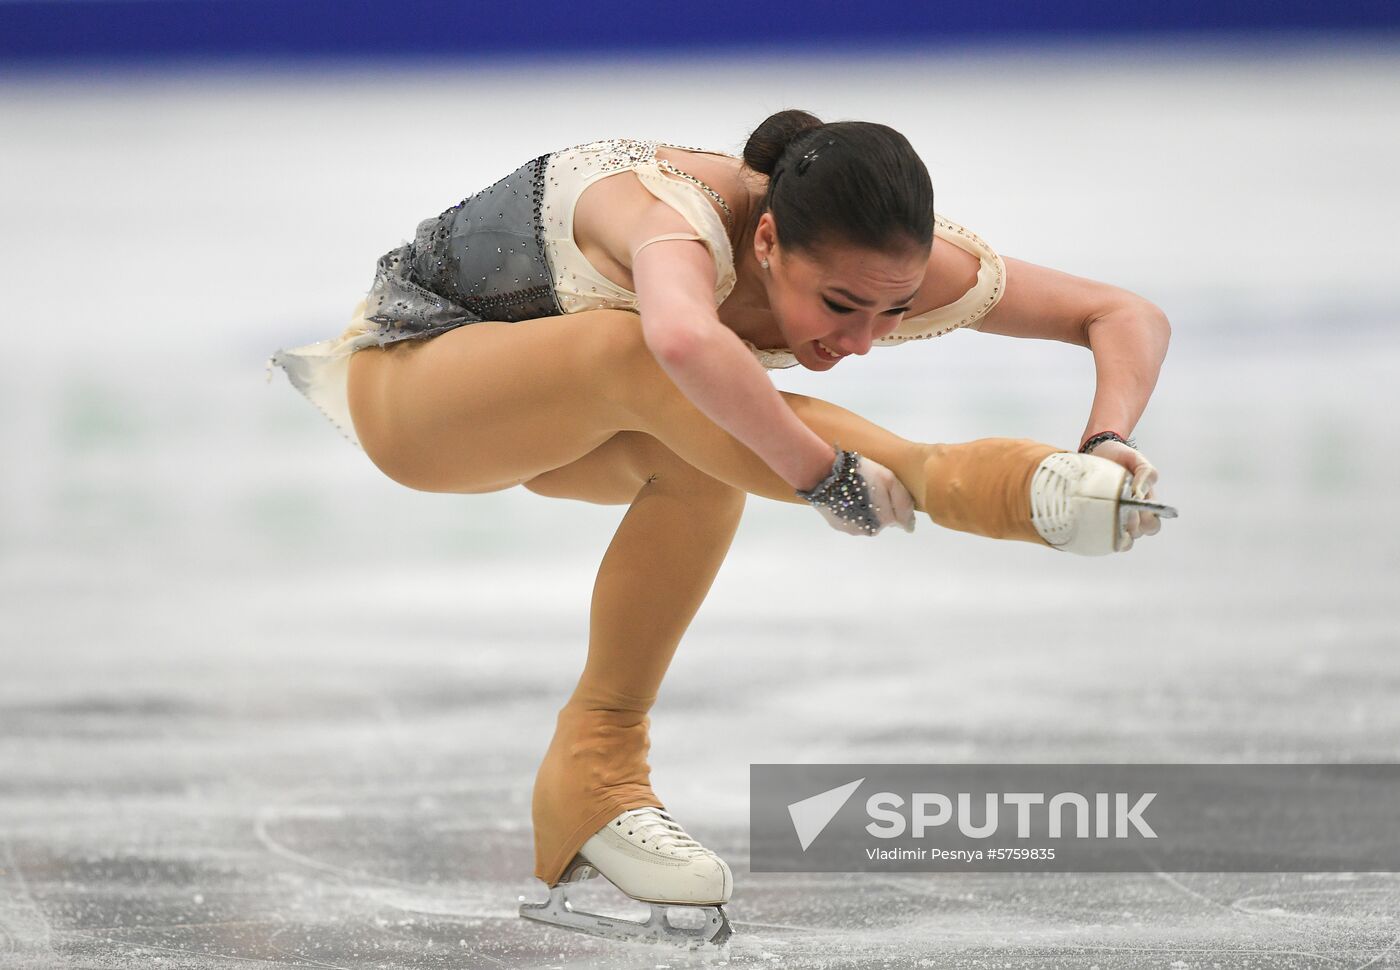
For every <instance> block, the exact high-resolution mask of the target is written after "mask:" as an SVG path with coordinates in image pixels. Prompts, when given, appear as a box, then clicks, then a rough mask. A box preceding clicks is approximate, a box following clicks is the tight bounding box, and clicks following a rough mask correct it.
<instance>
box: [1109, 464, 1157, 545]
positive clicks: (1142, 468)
mask: <svg viewBox="0 0 1400 970" xmlns="http://www.w3.org/2000/svg"><path fill="white" fill-rule="evenodd" d="M1092 454H1093V455H1094V456H1095V457H1096V458H1107V459H1109V460H1110V461H1116V462H1118V464H1120V465H1122V466H1123V467H1124V468H1126V469H1128V471H1130V472H1132V473H1133V498H1140V499H1143V500H1144V501H1148V502H1151V501H1154V500H1155V499H1156V495H1157V469H1156V468H1155V467H1153V465H1152V463H1151V462H1150V461H1148V460H1147V456H1146V455H1144V454H1143V453H1142V452H1140V451H1138V450H1137V449H1136V448H1129V447H1128V446H1127V445H1125V444H1123V442H1121V441H1105V442H1102V443H1100V444H1098V445H1095V446H1094V450H1093V452H1092ZM1161 528H1162V523H1161V520H1160V519H1158V518H1157V513H1155V512H1149V511H1147V510H1146V509H1133V510H1131V511H1129V512H1128V515H1127V521H1126V523H1125V532H1126V535H1124V536H1121V537H1120V541H1121V542H1122V543H1123V547H1122V548H1121V549H1119V550H1118V551H1119V552H1127V551H1128V550H1129V549H1131V548H1132V547H1133V540H1134V539H1140V538H1141V537H1143V536H1155V535H1156V534H1157V533H1158V532H1159V531H1160V530H1161Z"/></svg>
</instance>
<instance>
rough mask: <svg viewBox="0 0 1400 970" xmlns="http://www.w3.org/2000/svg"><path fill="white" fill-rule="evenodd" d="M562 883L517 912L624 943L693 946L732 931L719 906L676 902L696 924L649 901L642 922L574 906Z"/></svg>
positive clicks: (715, 942) (718, 942) (718, 940)
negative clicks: (681, 921)
mask: <svg viewBox="0 0 1400 970" xmlns="http://www.w3.org/2000/svg"><path fill="white" fill-rule="evenodd" d="M565 885H566V884H564V883H560V884H559V885H557V886H555V887H554V888H553V889H551V890H550V891H549V898H548V899H547V900H545V901H544V902H542V903H521V904H520V915H521V916H522V917H524V918H525V919H528V920H534V921H535V922H537V923H548V924H549V925H550V926H558V927H561V928H563V929H567V930H573V931H575V932H578V933H587V934H588V935H590V936H600V937H603V938H604V939H609V940H621V941H623V942H626V943H666V944H670V945H672V946H683V947H687V948H691V949H694V948H697V947H703V946H720V945H721V944H723V943H725V942H727V941H728V940H729V937H730V936H732V935H733V932H734V931H733V928H732V927H731V926H730V925H729V917H727V916H725V914H724V909H723V907H721V906H676V907H674V908H676V909H684V910H693V911H694V915H696V916H698V917H700V918H701V920H702V923H701V924H700V925H699V926H676V925H675V924H674V923H672V922H671V921H670V918H669V917H668V915H667V910H668V909H670V908H672V907H669V906H667V905H666V904H664V903H650V904H648V905H650V906H651V915H650V916H649V917H648V918H647V919H646V921H645V922H639V921H637V920H630V919H620V918H618V917H613V916H600V915H598V914H596V913H585V912H580V911H578V910H576V909H574V907H573V904H572V903H570V901H569V897H568V893H567V891H566V889H565Z"/></svg>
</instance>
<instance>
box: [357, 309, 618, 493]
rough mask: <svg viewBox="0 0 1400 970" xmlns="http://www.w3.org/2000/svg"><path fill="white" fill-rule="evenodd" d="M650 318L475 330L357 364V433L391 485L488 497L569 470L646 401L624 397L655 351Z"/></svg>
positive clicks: (582, 318)
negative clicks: (648, 348)
mask: <svg viewBox="0 0 1400 970" xmlns="http://www.w3.org/2000/svg"><path fill="white" fill-rule="evenodd" d="M640 326H641V324H640V320H639V319H638V317H637V316H636V315H635V314H632V313H627V312H625V311H614V310H599V311H589V312H585V313H574V314H567V315H564V316H557V317H548V318H543V319H539V320H527V321H522V322H519V323H495V322H488V323H474V324H469V325H467V326H463V327H459V328H457V329H455V330H450V331H448V332H447V333H444V334H441V335H439V336H437V337H433V338H430V339H428V340H422V341H412V340H410V341H403V342H400V343H397V344H392V345H390V346H388V347H384V348H367V349H365V350H361V351H359V352H357V353H356V354H355V355H354V356H353V357H352V358H351V360H350V369H349V404H350V413H351V418H352V420H353V421H354V423H355V432H356V434H357V436H358V437H359V439H360V442H361V444H362V445H363V446H364V449H365V452H366V453H367V454H368V455H369V457H370V459H371V460H372V461H373V462H374V463H375V464H376V465H377V466H378V467H379V468H380V469H381V470H382V471H383V472H384V473H385V474H386V475H388V476H389V477H390V478H392V479H394V480H395V481H397V482H400V483H402V484H404V485H407V486H409V487H411V488H415V489H420V490H423V491H437V492H486V491H494V490H497V489H501V488H508V487H510V486H512V485H516V484H520V483H522V482H527V481H530V480H531V479H534V478H536V477H538V476H540V475H542V474H543V473H545V472H548V471H551V470H553V469H559V468H562V467H564V466H567V465H569V464H571V463H573V462H575V461H578V460H579V459H580V458H583V457H584V456H586V455H588V454H589V453H590V452H592V451H594V450H595V449H597V448H599V447H600V446H601V445H603V444H604V443H605V442H607V441H609V439H611V438H613V436H614V435H616V434H617V433H618V432H619V431H623V430H634V426H635V424H636V419H635V402H632V401H628V400H627V399H626V397H625V395H623V394H619V393H618V391H617V389H618V388H619V387H625V386H626V385H627V382H626V380H624V379H622V377H621V375H623V374H625V371H626V370H627V369H628V368H629V367H635V366H636V363H637V359H638V356H637V349H638V347H639V346H640V347H641V348H642V349H643V351H645V344H644V342H643V341H642V340H641V337H640Z"/></svg>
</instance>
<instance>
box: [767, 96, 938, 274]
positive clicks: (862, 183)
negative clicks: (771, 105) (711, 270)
mask: <svg viewBox="0 0 1400 970" xmlns="http://www.w3.org/2000/svg"><path fill="white" fill-rule="evenodd" d="M744 164H745V165H747V166H748V167H749V168H751V169H752V170H753V171H755V172H759V173H761V174H763V175H767V176H768V192H767V194H766V195H765V196H764V197H763V204H762V205H761V206H760V207H759V210H758V214H759V215H762V214H763V213H764V212H772V213H773V219H774V220H775V222H776V223H777V231H778V242H779V243H780V244H781V245H783V246H787V247H789V248H792V249H801V250H807V251H811V250H814V249H818V248H820V247H821V246H822V245H824V244H826V243H828V242H839V243H846V244H852V245H856V246H861V247H864V248H867V249H874V250H879V251H881V252H892V251H897V250H901V249H905V248H908V247H910V246H921V247H923V248H925V249H927V248H928V247H929V246H930V245H932V243H933V181H932V180H931V179H930V178H929V174H928V168H927V167H925V165H924V163H923V160H922V159H920V158H919V156H918V154H917V153H916V152H915V151H914V146H912V145H910V144H909V139H907V138H905V137H904V136H903V135H901V134H900V133H899V132H897V131H895V130H894V129H893V128H890V127H888V126H887V125H880V124H874V123H872V122H867V121H837V122H833V123H831V124H824V123H823V122H822V121H821V119H820V118H818V117H817V116H816V115H813V114H811V113H810V112H807V111H800V110H798V109H796V108H789V109H788V110H786V111H779V112H777V113H776V114H772V115H769V116H768V117H767V118H766V119H764V121H763V123H762V124H761V125H759V126H758V127H757V128H755V129H754V132H753V134H751V135H750V136H749V140H748V143H747V144H746V145H744Z"/></svg>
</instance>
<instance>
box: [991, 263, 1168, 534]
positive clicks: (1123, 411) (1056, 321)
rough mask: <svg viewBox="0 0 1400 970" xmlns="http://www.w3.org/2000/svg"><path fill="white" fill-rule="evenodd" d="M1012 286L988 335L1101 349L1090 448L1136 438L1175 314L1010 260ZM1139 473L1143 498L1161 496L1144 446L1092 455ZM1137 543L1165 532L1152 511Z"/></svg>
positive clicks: (1134, 527) (1131, 528) (1140, 519)
mask: <svg viewBox="0 0 1400 970" xmlns="http://www.w3.org/2000/svg"><path fill="white" fill-rule="evenodd" d="M1003 259H1004V262H1005V263H1006V283H1005V288H1004V291H1003V293H1002V297H1001V299H1000V301H998V303H997V305H996V306H995V307H993V308H992V310H991V311H989V312H988V313H987V315H986V316H985V317H983V318H982V322H981V323H980V324H979V325H978V327H977V329H978V330H979V331H981V332H982V333H995V334H1003V335H1005V336H1008V337H1030V338H1035V339H1040V340H1059V341H1062V342H1064V343H1069V344H1074V345H1076V346H1079V347H1086V348H1088V349H1090V350H1092V351H1093V354H1094V369H1095V373H1096V380H1097V386H1096V389H1095V392H1094V403H1093V406H1092V408H1091V409H1090V411H1089V418H1088V421H1087V422H1086V423H1085V425H1084V430H1083V432H1082V433H1081V434H1080V437H1079V441H1080V445H1081V446H1082V445H1083V444H1084V443H1085V442H1087V441H1088V440H1089V439H1090V438H1092V437H1093V436H1095V435H1097V434H1099V433H1100V432H1103V431H1116V432H1118V434H1120V435H1122V436H1123V437H1124V438H1128V437H1129V436H1131V435H1132V432H1133V429H1134V428H1135V427H1136V426H1137V423H1138V420H1139V419H1140V418H1141V417H1142V413H1143V411H1145V410H1146V409H1147V402H1148V400H1149V399H1150V398H1151V396H1152V391H1153V389H1154V388H1155V387H1156V386H1157V377H1158V374H1159V373H1160V372H1161V369H1162V361H1163V360H1164V359H1165V358H1166V355H1167V344H1168V342H1169V341H1170V339H1171V324H1170V323H1169V322H1168V321H1167V315H1166V314H1165V313H1163V312H1162V310H1161V309H1160V308H1159V307H1157V306H1156V305H1154V304H1153V303H1151V302H1150V301H1148V300H1146V299H1144V298H1143V297H1141V296H1138V295H1137V294H1135V293H1132V292H1129V291H1128V290H1125V289H1122V288H1120V287H1116V286H1112V285H1110V284H1107V283H1100V282H1098V281H1095V280H1090V279H1085V278H1084V277H1080V276H1073V275H1071V274H1069V273H1063V272H1060V271H1059V270H1054V269H1049V268H1047V267H1044V266H1037V265H1036V264H1034V263H1028V262H1026V261H1025V260H1020V259H1012V258H1010V257H1003ZM1092 451H1093V453H1094V454H1095V455H1098V456H1100V457H1103V458H1107V459H1109V460H1111V461H1115V462H1117V463H1118V464H1120V465H1122V466H1124V467H1125V468H1127V469H1128V471H1130V472H1131V473H1132V475H1133V491H1134V493H1135V494H1136V495H1137V496H1138V497H1140V498H1146V497H1151V496H1153V495H1154V494H1155V486H1156V483H1157V478H1158V472H1157V469H1156V467H1155V466H1153V464H1152V463H1151V462H1150V461H1148V459H1147V457H1146V456H1145V455H1143V454H1142V453H1141V452H1140V451H1138V450H1137V449H1136V448H1133V447H1130V446H1129V445H1127V444H1125V443H1122V442H1118V441H1112V440H1110V441H1105V442H1103V443H1102V444H1099V445H1096V446H1094V447H1093V449H1092ZM1126 525H1127V531H1128V534H1129V536H1130V537H1131V538H1134V539H1136V538H1138V537H1139V536H1142V535H1153V534H1155V533H1156V532H1157V531H1158V529H1159V528H1160V527H1161V526H1160V524H1159V523H1158V521H1157V517H1156V516H1155V515H1153V514H1152V513H1151V512H1146V511H1143V512H1141V513H1138V512H1133V513H1131V514H1130V516H1129V520H1128V522H1127V524H1126Z"/></svg>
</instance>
